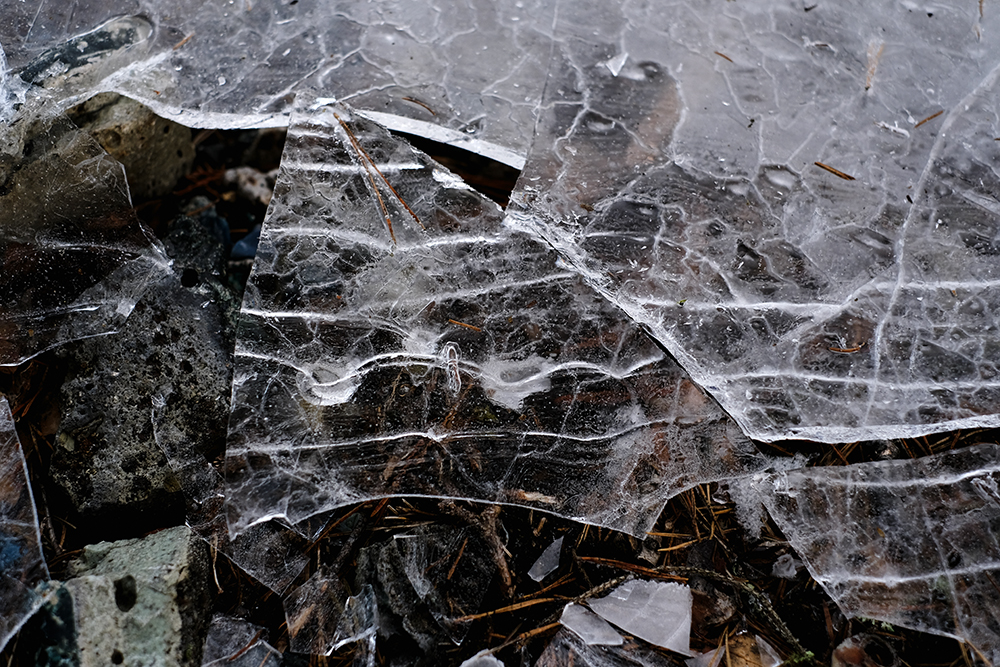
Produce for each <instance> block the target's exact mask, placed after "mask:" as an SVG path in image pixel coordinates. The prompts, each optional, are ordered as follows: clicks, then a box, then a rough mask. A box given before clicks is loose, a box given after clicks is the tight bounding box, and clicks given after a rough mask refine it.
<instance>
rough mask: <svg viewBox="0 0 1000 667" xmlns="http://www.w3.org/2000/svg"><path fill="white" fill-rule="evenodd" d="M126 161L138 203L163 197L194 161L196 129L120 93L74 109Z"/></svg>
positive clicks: (79, 121) (73, 115)
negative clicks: (193, 135)
mask: <svg viewBox="0 0 1000 667" xmlns="http://www.w3.org/2000/svg"><path fill="white" fill-rule="evenodd" d="M68 115H69V116H70V118H72V119H73V120H74V122H76V123H77V125H79V126H80V127H81V128H82V129H84V130H87V131H88V132H90V134H91V135H92V136H93V137H94V139H96V140H97V141H98V143H100V144H101V146H103V147H104V150H106V151H107V152H108V153H110V154H111V156H112V157H114V158H115V159H116V160H118V161H119V162H121V163H122V164H123V165H125V175H126V178H128V185H129V190H130V191H131V193H132V199H133V201H142V200H145V199H152V198H154V197H161V196H163V195H165V194H167V193H168V192H170V191H171V190H173V188H174V186H175V185H176V184H177V181H178V180H179V179H180V177H181V176H183V175H184V174H186V173H187V172H188V171H189V170H190V169H191V164H192V163H193V162H194V155H195V149H194V142H193V141H192V139H191V130H190V129H188V128H186V127H184V126H183V125H179V124H177V123H175V122H173V121H170V120H167V119H165V118H160V117H159V116H157V115H156V114H154V113H153V112H152V111H151V110H150V109H149V108H148V107H146V106H143V105H142V104H140V103H138V102H136V101H135V100H131V99H129V98H127V97H122V96H121V95H118V94H116V93H100V94H98V95H95V96H94V97H92V98H90V99H89V100H87V101H86V102H84V103H83V104H81V105H79V106H77V107H74V108H73V109H71V110H70V111H69V112H68Z"/></svg>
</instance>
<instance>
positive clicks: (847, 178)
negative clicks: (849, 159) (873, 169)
mask: <svg viewBox="0 0 1000 667" xmlns="http://www.w3.org/2000/svg"><path fill="white" fill-rule="evenodd" d="M813 164H814V165H816V166H817V167H819V168H820V169H825V170H826V171H828V172H830V173H831V174H833V175H834V176H839V177H840V178H842V179H844V180H845V181H853V180H856V179H855V178H854V177H853V176H851V175H850V174H845V173H844V172H842V171H841V170H839V169H834V168H833V167H831V166H830V165H828V164H823V163H822V162H813Z"/></svg>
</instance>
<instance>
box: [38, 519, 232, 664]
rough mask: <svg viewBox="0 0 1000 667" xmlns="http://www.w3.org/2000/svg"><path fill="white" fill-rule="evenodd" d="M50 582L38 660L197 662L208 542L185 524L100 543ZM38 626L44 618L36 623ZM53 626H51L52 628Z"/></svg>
mask: <svg viewBox="0 0 1000 667" xmlns="http://www.w3.org/2000/svg"><path fill="white" fill-rule="evenodd" d="M70 574H71V575H72V576H73V577H72V578H71V579H69V580H67V581H65V582H62V583H61V584H60V583H54V584H53V585H54V586H55V587H56V588H57V595H54V596H51V597H53V598H54V599H57V600H58V602H56V603H54V604H51V605H49V606H47V607H46V608H43V611H42V615H43V616H46V617H50V618H51V619H52V622H50V623H48V624H47V625H48V628H47V631H46V632H45V641H44V642H43V645H42V646H41V647H40V648H39V649H38V653H37V658H36V662H37V663H38V664H39V665H43V664H44V665H77V666H78V667H92V666H93V667H97V666H98V665H99V666H101V667H107V666H109V665H125V666H127V667H144V666H153V665H155V666H157V667H194V666H198V665H200V664H201V654H202V645H203V643H204V641H205V636H206V634H207V631H208V625H209V619H210V607H211V602H212V590H213V587H212V586H211V585H210V577H211V562H210V560H209V554H208V547H207V546H206V544H205V542H204V541H203V540H201V539H199V538H198V537H197V536H196V535H195V534H194V533H193V532H192V531H191V530H190V529H188V528H187V527H185V526H179V527H176V528H170V529H168V530H163V531H160V532H158V533H153V534H152V535H149V536H147V537H144V538H141V539H135V540H123V541H120V542H101V543H99V544H94V545H90V546H88V547H86V548H84V550H83V555H82V556H81V557H80V559H79V560H77V561H74V562H73V563H71V564H70ZM43 625H45V624H43ZM57 626H58V627H59V628H60V629H61V630H68V632H66V631H61V632H58V633H52V632H51V630H52V629H53V628H56V627H57Z"/></svg>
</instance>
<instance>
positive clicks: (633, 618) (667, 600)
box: [587, 579, 692, 655]
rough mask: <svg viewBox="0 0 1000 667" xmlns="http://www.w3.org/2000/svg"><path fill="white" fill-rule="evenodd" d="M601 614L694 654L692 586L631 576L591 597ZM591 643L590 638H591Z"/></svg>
mask: <svg viewBox="0 0 1000 667" xmlns="http://www.w3.org/2000/svg"><path fill="white" fill-rule="evenodd" d="M587 603H588V604H589V605H590V608H591V609H593V610H594V612H596V613H597V615H598V616H600V617H601V618H603V619H605V620H607V621H610V622H612V623H614V624H615V625H617V626H618V627H619V628H621V629H622V630H624V631H625V632H627V633H629V634H632V635H635V636H636V637H641V638H642V639H645V640H646V641H648V642H649V643H651V644H655V645H656V646H661V647H663V648H666V649H670V650H671V651H676V652H677V653H682V654H684V655H691V650H690V640H691V637H690V635H691V604H692V598H691V589H690V588H688V587H687V586H685V585H684V584H678V583H677V582H673V581H667V582H665V581H644V580H642V579H630V580H628V581H626V582H625V583H624V584H622V585H620V586H618V587H617V588H615V590H613V591H611V593H609V594H608V595H606V596H605V597H603V598H597V599H592V600H588V601H587ZM588 643H590V642H588Z"/></svg>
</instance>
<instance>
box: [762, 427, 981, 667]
mask: <svg viewBox="0 0 1000 667" xmlns="http://www.w3.org/2000/svg"><path fill="white" fill-rule="evenodd" d="M756 487H757V489H758V490H759V491H760V492H761V495H762V498H763V500H764V502H765V504H766V505H767V508H768V510H769V511H770V513H771V516H772V517H773V518H774V520H775V521H776V522H777V524H778V526H779V527H780V528H781V530H782V532H784V534H785V536H786V537H787V538H788V541H789V544H791V546H792V548H793V549H795V551H796V553H798V554H799V555H800V556H801V557H802V558H803V560H804V561H805V563H806V566H807V567H808V569H809V571H810V573H811V574H812V576H813V578H815V579H816V581H817V582H819V583H820V585H822V586H823V588H824V589H826V591H827V592H828V593H829V594H830V597H832V598H833V599H834V600H835V601H836V602H837V604H838V605H840V607H841V609H842V610H843V611H844V613H845V614H846V615H848V616H864V617H867V618H873V619H877V620H881V621H886V622H888V623H892V624H893V625H900V626H902V627H907V628H913V629H915V630H921V631H923V632H932V633H935V634H940V635H946V636H950V637H957V638H959V639H962V640H964V641H967V642H968V643H969V644H971V645H972V646H974V647H975V648H976V650H977V651H979V652H980V653H981V654H983V655H984V656H985V657H986V659H987V660H988V661H989V662H990V663H992V664H998V663H1000V597H998V596H997V588H996V586H997V582H1000V537H998V534H1000V533H998V530H997V526H998V525H1000V447H998V446H997V445H978V446H975V447H970V448H968V449H961V450H954V451H949V452H946V453H944V454H938V455H936V456H929V457H926V458H921V459H915V460H905V461H882V462H877V463H862V464H856V465H851V466H844V467H828V468H803V469H800V470H794V471H790V472H787V473H782V474H777V475H771V476H766V477H763V478H762V479H760V480H758V481H757V482H756Z"/></svg>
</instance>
